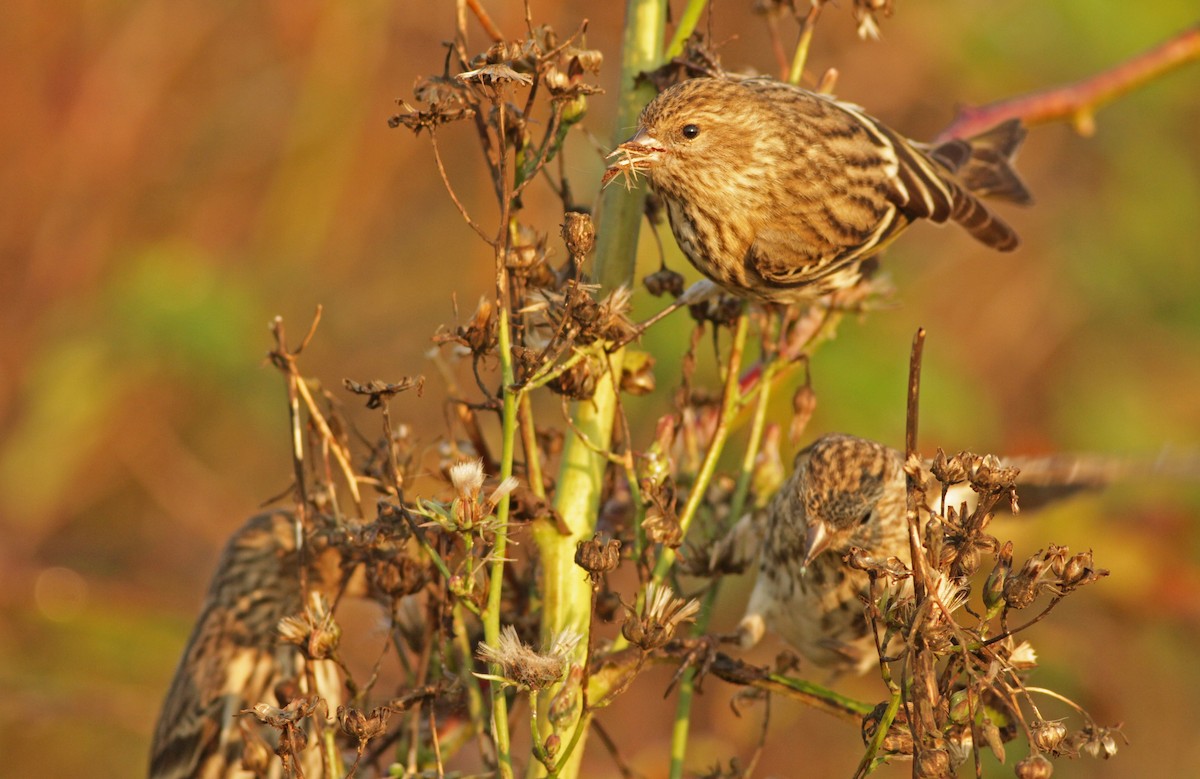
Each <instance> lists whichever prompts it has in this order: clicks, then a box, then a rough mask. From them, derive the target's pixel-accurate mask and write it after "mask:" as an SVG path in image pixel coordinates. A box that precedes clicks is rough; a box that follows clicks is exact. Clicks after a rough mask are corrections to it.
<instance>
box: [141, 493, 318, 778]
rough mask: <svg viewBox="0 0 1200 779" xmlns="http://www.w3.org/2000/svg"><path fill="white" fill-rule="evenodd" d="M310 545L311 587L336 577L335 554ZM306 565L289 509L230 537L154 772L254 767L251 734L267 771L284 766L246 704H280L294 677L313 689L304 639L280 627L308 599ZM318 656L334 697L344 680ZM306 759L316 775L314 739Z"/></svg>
mask: <svg viewBox="0 0 1200 779" xmlns="http://www.w3.org/2000/svg"><path fill="white" fill-rule="evenodd" d="M310 541H311V539H310ZM305 551H306V555H305V558H304V563H305V569H306V571H305V572H306V574H307V578H308V581H309V584H310V591H311V590H317V591H319V590H321V589H322V588H323V587H332V586H333V585H334V584H335V583H336V582H337V581H338V574H337V560H336V559H331V558H330V556H328V555H326V554H323V553H322V552H321V551H320V549H319V547H317V546H315V545H313V544H311V543H310V544H309V545H308V548H307V549H306V550H305ZM300 574H301V555H300V554H299V553H298V552H297V549H296V522H295V519H294V518H293V517H292V515H290V514H288V513H285V512H275V513H270V514H262V515H259V516H256V517H253V518H251V519H250V520H249V521H248V522H247V523H246V524H245V525H243V526H242V527H241V528H240V529H239V530H238V531H237V532H236V533H235V534H234V536H233V537H232V538H231V539H230V540H229V543H228V544H227V545H226V547H225V551H224V553H223V554H222V556H221V561H220V563H219V565H218V566H217V571H216V573H215V574H214V575H213V579H212V584H211V585H210V587H209V591H208V596H207V598H206V600H205V603H204V606H203V608H202V610H201V613H200V617H199V619H198V620H197V621H196V626H195V628H194V629H193V631H192V636H191V638H190V639H189V640H188V644H187V647H186V649H185V650H184V653H183V657H182V658H181V659H180V661H179V667H178V668H177V669H176V671H175V678H174V679H173V680H172V682H171V687H170V690H169V691H168V693H167V697H166V700H165V701H164V702H163V708H162V712H161V713H160V714H159V718H158V724H157V726H156V728H155V731H154V741H153V743H152V745H151V750H150V770H149V777H150V779H184V777H203V778H204V779H217V778H218V777H219V778H220V779H231V778H232V777H252V776H254V775H255V774H254V773H252V772H251V771H249V770H245V769H243V753H244V752H246V747H247V745H248V744H249V746H250V747H252V749H251V751H250V754H249V755H248V757H250V759H251V762H252V763H254V761H256V760H258V761H261V763H259V764H260V765H267V764H273V767H271V768H270V769H268V771H267V773H266V774H264V775H268V776H277V775H280V770H281V768H282V765H281V763H280V761H279V760H278V759H277V758H275V757H274V755H272V754H271V751H272V750H273V749H274V746H273V745H274V742H275V740H276V739H277V736H278V734H277V733H276V732H274V731H273V730H272V729H270V728H267V727H266V726H263V725H260V724H259V722H258V721H257V720H256V719H255V718H254V716H253V715H249V714H243V713H242V712H243V711H245V710H246V709H250V708H253V707H254V706H255V705H256V704H259V703H268V704H270V705H272V706H282V705H283V703H284V701H280V700H279V697H278V695H277V692H278V691H279V690H282V689H283V688H285V687H287V686H292V687H294V688H295V689H297V690H298V691H299V692H301V693H307V692H311V691H308V690H306V689H305V685H306V684H307V679H308V678H309V677H308V675H307V674H306V673H305V672H304V663H305V662H306V661H305V659H304V655H303V653H302V652H301V649H300V647H298V646H296V645H294V644H288V643H284V642H282V641H281V640H280V635H279V631H278V625H279V623H280V620H281V619H283V618H284V617H288V616H292V615H295V614H297V613H298V612H301V611H302V609H303V608H304V603H303V594H302V590H301V584H300ZM314 665H315V666H316V667H315V668H314V669H313V675H312V677H311V678H313V679H316V680H317V683H318V686H319V687H322V686H323V687H324V689H321V690H319V692H321V694H322V695H323V696H325V697H326V698H327V699H328V700H332V705H333V706H335V707H336V705H337V699H336V697H334V696H335V695H336V694H337V692H338V691H339V689H340V684H339V683H338V682H337V680H336V674H337V672H336V670H335V669H334V667H333V664H332V662H331V661H328V660H321V661H317V662H316V663H315V664H314ZM323 681H324V682H327V683H326V684H324V685H323V684H322V682H323ZM277 688H278V689H277ZM268 744H270V745H271V746H267V745H268ZM254 748H257V751H255V749H254ZM299 762H300V763H301V764H302V766H303V769H302V770H304V772H305V774H307V775H319V773H318V772H316V771H315V770H314V769H316V768H319V767H320V765H321V763H320V751H319V746H318V745H317V744H316V740H315V739H310V744H309V746H308V748H307V749H306V750H304V751H303V752H302V753H301V755H300V757H299Z"/></svg>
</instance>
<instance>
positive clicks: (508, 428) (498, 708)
mask: <svg viewBox="0 0 1200 779" xmlns="http://www.w3.org/2000/svg"><path fill="white" fill-rule="evenodd" d="M506 294H507V293H506ZM499 320H500V321H499V327H498V330H499V344H498V346H499V351H500V373H501V378H502V380H503V386H504V390H503V392H504V400H503V407H502V412H501V427H502V430H503V436H504V441H503V445H502V448H501V452H500V480H501V481H504V480H505V479H507V478H508V477H510V476H512V472H513V454H514V451H515V449H516V438H517V393H516V391H515V390H513V389H512V385H513V383H514V381H515V380H516V379H515V376H514V371H513V357H512V329H511V323H510V322H509V312H508V306H507V305H501V306H500V315H499ZM510 502H511V496H509V495H505V496H504V497H503V498H502V499H501V500H500V505H498V506H497V507H496V522H497V525H498V529H497V530H496V541H495V543H494V544H493V545H492V562H491V568H490V576H489V580H490V581H489V585H488V599H487V610H486V611H485V612H484V615H483V635H484V639H485V640H486V641H487V642H488V644H490V645H491V646H499V645H500V596H501V595H502V594H503V586H504V555H505V554H506V553H507V551H508V509H509V504H510ZM488 673H490V674H492V675H494V676H500V675H501V670H500V667H499V666H498V665H497V664H495V663H492V664H491V666H490V667H489V669H488ZM491 692H492V727H493V728H494V733H493V738H494V739H495V742H496V774H497V776H499V777H501V779H512V776H513V770H512V754H511V751H510V743H509V735H508V704H507V702H506V701H505V698H504V688H503V687H502V686H501V685H499V684H495V683H493V684H492V685H491Z"/></svg>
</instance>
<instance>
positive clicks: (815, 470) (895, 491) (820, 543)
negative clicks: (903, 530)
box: [796, 435, 904, 567]
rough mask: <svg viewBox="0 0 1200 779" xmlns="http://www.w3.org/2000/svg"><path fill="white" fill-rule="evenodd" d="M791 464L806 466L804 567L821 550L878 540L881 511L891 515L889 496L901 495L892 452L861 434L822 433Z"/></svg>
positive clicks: (870, 544) (898, 468) (874, 543)
mask: <svg viewBox="0 0 1200 779" xmlns="http://www.w3.org/2000/svg"><path fill="white" fill-rule="evenodd" d="M796 467H797V468H801V467H803V468H804V469H805V478H804V494H803V498H802V500H803V506H804V516H805V537H804V557H803V564H804V565H805V566H806V567H807V566H808V565H811V564H812V562H813V561H814V560H815V559H816V558H817V557H818V556H819V555H821V554H822V553H823V552H825V551H826V550H830V551H832V552H835V553H837V554H842V553H845V552H847V551H848V550H849V549H850V547H852V546H859V547H863V548H865V549H868V550H870V549H872V548H873V547H875V546H878V542H879V538H880V536H881V534H882V532H883V530H884V529H885V528H884V527H883V525H884V522H883V520H884V519H885V517H883V516H882V515H883V514H885V513H887V514H889V515H890V513H891V512H892V510H893V509H895V508H896V507H895V506H894V505H893V503H894V502H895V500H894V499H902V498H903V497H904V491H903V487H902V483H903V482H902V480H903V471H902V463H901V462H900V459H899V455H898V453H897V452H895V451H893V450H892V449H889V448H888V447H886V446H883V445H882V444H878V443H875V442H874V441H868V440H866V439H863V438H856V437H854V436H847V435H827V436H824V437H822V438H820V439H818V440H817V441H816V442H814V443H813V444H812V445H811V446H809V447H808V448H807V449H804V450H803V451H801V452H800V453H799V454H798V455H797V457H796ZM897 479H899V480H900V481H899V482H897Z"/></svg>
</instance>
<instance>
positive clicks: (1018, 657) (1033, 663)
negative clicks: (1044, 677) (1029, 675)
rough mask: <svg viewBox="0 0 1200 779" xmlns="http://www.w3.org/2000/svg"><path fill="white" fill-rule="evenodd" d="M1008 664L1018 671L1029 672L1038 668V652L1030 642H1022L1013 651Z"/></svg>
mask: <svg viewBox="0 0 1200 779" xmlns="http://www.w3.org/2000/svg"><path fill="white" fill-rule="evenodd" d="M1008 662H1009V663H1010V664H1011V665H1012V667H1013V668H1015V669H1016V670H1018V671H1029V670H1032V669H1034V668H1037V664H1038V662H1037V652H1036V651H1035V650H1034V648H1033V644H1031V643H1029V642H1028V641H1022V642H1021V643H1019V644H1017V646H1016V647H1015V648H1014V649H1013V651H1012V654H1010V655H1009V656H1008Z"/></svg>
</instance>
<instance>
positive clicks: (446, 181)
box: [429, 127, 496, 246]
mask: <svg viewBox="0 0 1200 779" xmlns="http://www.w3.org/2000/svg"><path fill="white" fill-rule="evenodd" d="M429 138H430V140H431V141H432V142H433V159H434V160H435V161H436V162H437V169H438V175H439V176H441V177H442V185H443V186H444V187H446V191H447V192H449V193H450V200H452V201H453V202H454V207H455V208H457V209H458V213H459V215H461V216H462V218H463V220H464V221H465V222H466V223H467V224H468V225H469V226H470V227H471V229H472V230H474V231H475V232H476V233H478V234H479V237H480V238H482V239H483V240H485V241H487V243H488V245H489V246H495V245H496V244H495V241H494V240H493V239H492V237H491V236H489V235H488V234H487V233H485V232H484V231H483V228H482V227H480V226H479V225H477V224H476V223H475V220H474V219H472V218H471V215H470V214H468V213H467V209H466V207H465V206H463V204H462V201H461V200H459V199H458V194H457V193H456V192H455V191H454V186H453V185H451V183H450V177H449V176H448V175H447V174H446V166H445V165H444V164H443V163H442V152H441V149H440V148H438V140H437V129H436V128H434V127H430V128H429Z"/></svg>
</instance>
